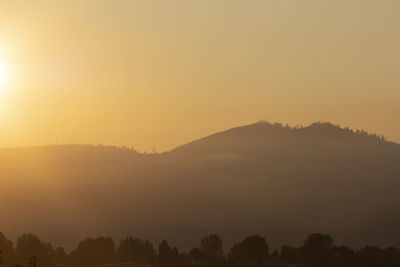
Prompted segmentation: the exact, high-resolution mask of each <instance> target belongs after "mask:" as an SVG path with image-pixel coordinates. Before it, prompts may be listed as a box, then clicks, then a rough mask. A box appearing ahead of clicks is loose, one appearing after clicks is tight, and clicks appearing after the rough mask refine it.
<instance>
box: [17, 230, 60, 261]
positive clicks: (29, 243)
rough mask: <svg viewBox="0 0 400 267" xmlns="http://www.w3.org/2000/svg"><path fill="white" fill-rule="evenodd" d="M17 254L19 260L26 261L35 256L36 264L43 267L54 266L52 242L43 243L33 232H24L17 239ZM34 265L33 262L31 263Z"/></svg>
mask: <svg viewBox="0 0 400 267" xmlns="http://www.w3.org/2000/svg"><path fill="white" fill-rule="evenodd" d="M15 250H16V254H17V256H18V262H19V263H21V264H24V263H26V261H27V260H28V259H32V257H35V259H36V260H35V264H36V261H37V265H38V266H41V267H47V266H53V265H54V264H53V263H52V262H51V256H50V255H51V253H52V247H51V245H50V244H47V243H43V242H42V241H41V240H40V239H39V238H38V237H37V236H35V235H33V234H23V235H22V236H21V237H19V238H18V240H17V245H16V248H15ZM31 265H32V263H31Z"/></svg>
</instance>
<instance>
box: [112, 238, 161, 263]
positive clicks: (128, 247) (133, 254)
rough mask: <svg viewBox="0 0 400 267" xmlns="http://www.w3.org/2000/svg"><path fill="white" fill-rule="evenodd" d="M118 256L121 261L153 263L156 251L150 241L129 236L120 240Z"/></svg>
mask: <svg viewBox="0 0 400 267" xmlns="http://www.w3.org/2000/svg"><path fill="white" fill-rule="evenodd" d="M117 257H118V259H119V260H120V261H133V262H137V263H147V264H153V263H154V262H155V260H156V252H155V250H154V248H153V245H152V244H151V243H150V241H147V240H146V241H143V240H141V239H138V238H133V237H131V236H128V237H125V238H123V239H122V240H121V241H120V244H119V247H118V248H117Z"/></svg>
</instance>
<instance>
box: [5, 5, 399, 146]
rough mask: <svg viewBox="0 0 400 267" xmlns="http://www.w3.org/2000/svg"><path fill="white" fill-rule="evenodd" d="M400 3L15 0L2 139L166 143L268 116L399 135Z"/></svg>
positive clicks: (8, 26)
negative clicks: (399, 11) (321, 122)
mask: <svg viewBox="0 0 400 267" xmlns="http://www.w3.org/2000/svg"><path fill="white" fill-rule="evenodd" d="M360 7H362V8H360ZM397 10H400V1H398V0H387V1H384V4H383V3H382V1H377V0H348V1H321V0H307V1H290V0H271V1H258V0H254V1H237V0H220V1H215V0H204V1H177V0H171V1H162V0H146V1H123V0H116V1H108V0H86V1H81V0H60V1H53V0H43V1H40V3H37V1H31V0H21V1H5V2H4V3H3V2H2V4H1V8H0V47H3V48H7V51H5V50H4V49H3V58H2V63H1V64H2V65H3V67H2V68H3V73H2V74H1V75H2V78H1V79H2V85H1V88H2V89H1V90H2V91H3V94H4V92H6V93H7V96H6V97H4V96H2V97H1V98H2V99H3V100H1V102H3V103H4V102H6V104H7V109H6V110H7V112H3V111H1V110H0V113H2V114H0V118H1V117H3V118H4V117H7V121H9V124H7V125H5V124H4V121H3V120H0V146H15V145H18V146H24V145H40V144H52V143H96V144H98V143H102V144H115V145H128V146H133V147H135V148H138V149H139V150H141V151H143V150H151V149H152V148H155V149H156V150H157V151H161V150H165V149H171V148H173V147H175V146H177V145H180V144H182V143H185V142H188V141H190V140H193V139H196V138H199V137H202V136H204V135H207V134H210V133H214V132H216V131H219V130H224V129H226V128H229V127H233V126H238V125H242V124H247V123H252V122H255V121H258V120H261V119H268V120H270V121H281V122H284V123H289V124H291V125H297V124H303V125H305V124H308V123H311V122H313V121H331V122H333V123H339V124H341V125H343V126H351V127H354V128H361V129H365V130H367V131H370V132H375V133H379V134H381V133H382V134H384V135H386V136H387V137H388V138H389V139H390V140H395V141H400V123H398V118H399V115H400V78H399V77H400V76H399V69H400V67H399V62H400V52H399V49H398V48H399V47H400V28H399V27H398V25H400V16H399V15H398V12H396V11H397ZM1 52H2V51H1V49H0V54H1ZM11 52H12V53H11ZM6 88H7V89H6ZM4 99H6V101H5V100H4ZM5 114H6V115H5ZM5 136H7V137H5Z"/></svg>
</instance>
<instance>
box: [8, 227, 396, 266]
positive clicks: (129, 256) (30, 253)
mask: <svg viewBox="0 0 400 267" xmlns="http://www.w3.org/2000/svg"><path fill="white" fill-rule="evenodd" d="M0 266H8V267H22V266H27V267H55V266H78V267H79V266H82V267H83V266H85V267H86V266H121V267H122V266H125V267H127V266H143V267H144V266H149V267H153V266H154V267H186V266H198V267H220V266H221V267H250V266H252V267H272V266H274V267H278V266H279V267H284V266H292V267H293V266H309V267H339V266H340V267H342V266H343V267H389V266H391V267H395V266H400V251H399V249H397V248H394V247H389V248H385V249H381V248H378V247H371V246H367V247H365V248H362V249H360V250H357V251H355V250H353V249H351V248H349V247H346V246H338V245H335V243H334V241H333V239H332V238H331V237H330V236H328V235H323V234H319V233H315V234H311V235H309V236H308V237H307V238H306V240H305V241H304V243H303V245H302V246H301V247H291V246H287V245H285V246H282V248H281V249H280V250H274V251H272V252H271V251H270V248H269V246H268V243H267V240H266V239H265V238H264V237H262V236H258V235H253V236H250V237H247V238H245V239H244V240H243V241H241V242H239V243H236V244H234V245H233V247H232V248H231V249H230V251H229V252H228V253H224V249H223V242H222V240H221V238H220V237H219V236H218V235H215V234H214V235H210V236H207V237H205V238H203V239H202V240H201V241H200V244H199V246H198V247H196V248H193V249H192V250H190V251H189V252H188V253H186V252H183V251H179V250H178V249H177V248H176V247H171V246H170V245H169V244H168V242H167V241H166V240H163V241H162V242H161V243H160V244H159V245H158V247H157V248H155V247H154V246H153V244H152V243H151V242H150V241H147V240H141V239H138V238H133V237H131V236H128V237H125V238H123V239H122V240H121V241H120V242H119V244H118V245H116V244H115V243H114V240H113V239H112V238H111V237H97V238H87V239H85V240H83V241H81V242H80V243H79V244H78V247H77V248H76V249H75V250H74V251H72V252H70V253H69V254H67V253H66V252H65V251H64V249H63V248H60V247H59V248H56V249H54V248H53V246H52V245H51V244H49V243H45V242H42V241H41V240H40V239H39V238H38V237H37V236H35V235H32V234H23V235H22V236H21V237H20V238H18V239H17V242H16V245H15V246H14V245H13V243H12V242H11V241H10V240H8V239H7V238H6V237H5V236H4V235H3V234H2V233H0Z"/></svg>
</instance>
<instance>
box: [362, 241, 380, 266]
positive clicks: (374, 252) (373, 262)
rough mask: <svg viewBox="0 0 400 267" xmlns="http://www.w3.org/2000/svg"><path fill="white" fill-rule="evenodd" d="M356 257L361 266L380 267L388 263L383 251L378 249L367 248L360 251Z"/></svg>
mask: <svg viewBox="0 0 400 267" xmlns="http://www.w3.org/2000/svg"><path fill="white" fill-rule="evenodd" d="M356 256H357V262H358V264H359V265H360V266H365V267H367V266H368V267H380V266H383V265H384V263H386V261H385V259H383V253H382V251H381V250H380V249H379V248H377V247H370V246H367V247H365V248H363V249H361V250H359V251H358V252H357V255H356Z"/></svg>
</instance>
